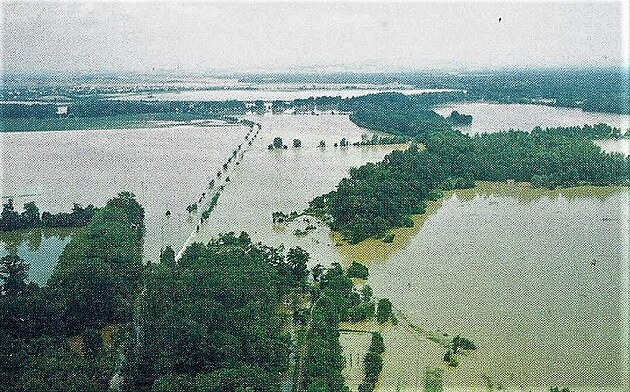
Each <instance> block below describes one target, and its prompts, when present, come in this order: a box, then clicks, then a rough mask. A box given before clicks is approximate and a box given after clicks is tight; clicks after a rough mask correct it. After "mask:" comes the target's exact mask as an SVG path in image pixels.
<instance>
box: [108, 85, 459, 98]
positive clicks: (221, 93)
mask: <svg viewBox="0 0 630 392" xmlns="http://www.w3.org/2000/svg"><path fill="white" fill-rule="evenodd" d="M447 91H456V90H452V89H413V88H404V89H393V88H387V89H383V88H381V89H378V88H366V89H358V88H338V89H332V90H331V89H330V88H317V89H309V88H300V89H297V88H290V87H289V88H286V87H285V88H282V87H276V88H271V89H267V88H264V86H259V87H257V88H249V89H213V90H189V91H179V92H163V93H155V94H133V95H122V96H117V97H115V99H123V100H148V101H151V100H155V101H227V100H234V99H235V100H238V101H255V100H263V101H274V100H282V101H291V100H294V99H302V98H311V97H341V98H350V97H360V96H363V95H368V94H378V93H382V92H397V93H402V94H407V95H411V94H423V93H430V92H447Z"/></svg>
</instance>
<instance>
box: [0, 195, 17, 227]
mask: <svg viewBox="0 0 630 392" xmlns="http://www.w3.org/2000/svg"><path fill="white" fill-rule="evenodd" d="M19 225H20V216H19V215H18V213H17V212H16V211H15V209H14V207H13V199H9V200H7V202H6V203H3V204H2V213H0V230H5V231H8V230H15V229H17V228H19Z"/></svg>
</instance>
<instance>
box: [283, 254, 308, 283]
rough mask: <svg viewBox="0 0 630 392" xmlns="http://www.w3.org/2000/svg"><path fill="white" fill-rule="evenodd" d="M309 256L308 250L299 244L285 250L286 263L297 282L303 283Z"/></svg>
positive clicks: (306, 274)
mask: <svg viewBox="0 0 630 392" xmlns="http://www.w3.org/2000/svg"><path fill="white" fill-rule="evenodd" d="M309 258H310V256H309V254H308V252H306V251H305V250H304V249H302V248H300V247H299V246H297V247H295V248H291V249H289V251H288V252H287V263H288V265H289V268H290V269H291V275H292V276H293V278H294V279H295V282H296V283H297V284H304V283H305V282H306V277H307V276H308V267H307V265H306V263H307V262H308V260H309Z"/></svg>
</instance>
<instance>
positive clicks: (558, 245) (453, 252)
mask: <svg viewBox="0 0 630 392" xmlns="http://www.w3.org/2000/svg"><path fill="white" fill-rule="evenodd" d="M554 109H555V108H554ZM457 110H460V109H457ZM555 110H557V109H555ZM461 112H462V113H470V112H469V111H468V112H467V111H466V110H465V109H463V108H462V109H461ZM473 115H474V113H473ZM251 119H252V120H254V121H257V122H260V123H261V124H262V130H261V132H260V134H259V138H258V139H257V140H256V141H255V142H254V144H253V146H251V147H250V148H249V149H248V150H247V151H246V155H245V158H244V160H243V161H242V162H241V163H240V165H238V166H235V167H234V168H233V169H231V171H230V173H229V176H230V177H231V181H230V182H229V183H228V184H227V185H226V188H225V191H224V192H222V194H221V197H220V198H219V202H218V205H217V206H216V208H215V210H214V211H213V213H212V214H211V216H210V219H208V221H206V223H205V224H203V225H202V226H201V227H200V230H199V232H198V233H196V234H195V235H194V236H193V240H195V241H207V240H209V239H210V238H212V237H216V236H217V234H219V233H221V232H228V231H235V232H237V233H238V232H239V231H241V230H245V231H247V232H249V234H250V235H251V236H252V238H253V239H254V240H255V241H262V242H264V243H266V244H269V245H276V246H277V245H281V244H283V245H285V246H286V247H292V246H301V247H303V248H304V249H306V250H307V251H309V253H311V255H312V260H311V266H312V265H314V264H315V263H318V262H319V263H322V264H324V265H329V264H330V263H332V262H335V261H336V262H341V263H343V264H344V265H348V263H349V262H350V261H351V260H359V261H361V262H363V263H365V264H366V265H368V267H369V268H370V277H369V280H368V283H369V284H370V285H371V286H372V287H373V288H374V292H375V296H376V297H389V298H390V299H391V300H392V302H393V303H394V306H395V307H396V308H397V309H399V310H400V311H402V312H403V313H404V314H405V315H406V316H407V317H408V318H409V320H410V321H411V322H413V323H415V324H417V325H418V326H421V327H422V328H424V329H426V330H430V331H436V332H439V333H448V334H450V335H455V334H462V335H463V336H466V337H468V338H470V339H472V340H473V341H474V342H475V343H476V345H477V346H478V347H479V348H478V350H476V352H474V354H472V355H470V356H468V357H465V358H463V359H462V361H461V364H460V366H459V367H458V368H456V369H446V370H445V373H444V383H445V389H447V390H454V389H460V390H467V389H470V388H473V387H479V388H482V389H484V388H485V381H484V379H482V375H485V376H487V377H488V378H489V379H490V380H491V381H492V382H493V384H494V386H495V387H498V386H499V385H500V386H502V387H505V388H508V389H511V390H536V389H538V390H547V391H548V390H549V387H550V386H554V385H557V386H560V387H570V388H571V389H572V390H576V391H578V390H579V391H582V390H584V391H586V390H611V391H612V390H624V385H627V380H628V354H627V353H628V318H629V317H628V303H629V299H628V269H629V268H628V233H629V229H628V208H629V195H628V189H627V188H595V187H582V188H573V189H569V190H555V191H545V190H533V189H529V188H524V187H521V186H518V185H515V186H507V185H501V186H499V185H496V184H481V185H480V186H479V187H477V188H475V189H473V190H465V191H458V192H455V193H449V194H447V195H446V197H445V198H443V199H442V200H440V201H439V202H436V203H432V204H431V205H430V206H429V208H428V210H427V213H426V214H424V215H422V216H417V217H415V222H416V225H415V226H414V227H413V228H409V229H397V230H395V231H394V232H395V233H396V238H395V240H394V242H393V243H392V244H383V243H382V242H381V241H378V240H368V241H366V242H364V243H362V244H359V245H347V244H343V245H342V244H341V242H340V240H339V239H338V238H337V237H335V236H332V235H331V233H330V230H329V229H328V228H327V227H326V226H324V225H322V224H320V223H315V226H316V228H315V229H314V230H313V231H311V232H309V233H308V234H306V235H304V236H296V235H295V234H294V230H295V229H298V228H299V229H304V228H305V226H306V225H307V222H304V221H302V219H299V220H298V221H296V222H293V223H291V224H289V225H274V224H272V221H271V214H272V212H274V211H284V212H289V211H291V210H296V211H300V210H302V209H304V208H306V207H307V205H308V201H309V200H311V199H312V198H313V197H315V196H318V195H320V194H322V193H326V192H329V191H330V190H333V189H334V188H335V186H336V184H337V183H338V182H339V180H340V179H341V178H342V177H343V176H346V175H347V173H348V170H349V168H350V167H353V166H359V165H361V164H363V163H366V162H375V161H379V160H381V159H382V158H383V157H384V156H385V155H386V154H387V153H389V152H391V151H392V150H393V149H395V148H405V147H406V146H404V145H400V146H366V147H355V146H349V147H347V148H339V147H337V148H335V147H333V143H335V142H338V141H339V140H340V139H341V138H342V137H345V138H347V139H349V140H350V142H353V141H356V140H359V139H360V137H361V134H362V133H365V130H363V129H361V128H359V127H357V126H355V125H354V124H352V123H351V122H350V121H349V120H348V117H347V116H345V115H321V116H311V115H300V116H291V115H281V116H273V115H271V116H254V117H251ZM538 123H539V122H538ZM541 125H543V126H544V125H546V124H544V123H542V124H541ZM551 125H552V124H550V126H551ZM571 125H574V124H571ZM248 130H249V129H248V128H245V127H224V128H221V127H207V128H206V127H194V126H177V127H171V128H158V129H133V130H114V131H80V132H27V133H4V134H1V135H0V137H1V138H2V139H0V140H1V142H2V146H3V149H2V165H3V175H2V177H3V178H2V196H3V198H7V197H14V198H15V199H16V203H15V204H16V205H17V206H18V208H19V207H21V205H22V204H23V203H25V202H27V201H31V200H34V201H35V202H36V203H37V204H38V206H40V209H41V210H50V211H53V212H54V211H60V210H64V211H67V210H69V209H70V208H71V206H72V203H73V202H81V203H83V204H88V203H93V204H95V205H102V204H103V203H105V202H106V200H107V199H109V198H111V197H112V196H113V195H115V194H116V193H117V192H118V191H120V190H131V191H133V192H134V193H136V195H137V196H138V199H139V201H140V202H141V203H142V204H143V205H144V206H145V209H146V211H147V219H146V222H147V235H146V240H145V249H146V254H145V259H147V258H150V259H151V260H155V259H156V258H157V253H158V251H159V248H160V247H161V246H164V245H168V244H171V245H174V247H175V248H176V249H175V250H176V251H177V250H178V249H177V247H178V246H181V244H183V242H184V240H185V239H186V236H187V235H188V234H189V233H190V232H191V231H192V230H193V229H194V226H195V223H194V219H193V217H190V216H189V215H188V214H187V213H186V212H185V207H186V206H187V205H188V204H190V203H192V202H194V201H196V199H197V198H198V197H199V194H200V192H202V191H204V190H205V189H207V184H208V182H209V180H210V179H211V178H214V176H215V175H216V173H217V171H218V170H219V168H220V166H221V164H222V163H223V162H224V161H225V160H226V159H227V157H228V156H229V155H230V153H231V151H232V150H233V149H234V147H235V146H236V145H237V144H239V143H241V141H242V140H243V137H244V135H245V134H246V133H247V132H248ZM275 136H279V137H282V138H283V141H284V144H286V145H287V146H288V148H287V149H286V150H284V149H281V150H272V151H270V150H268V149H267V145H268V144H270V143H272V141H273V138H274V137H275ZM294 138H297V139H300V140H301V141H302V147H301V148H293V147H292V139H294ZM320 140H324V141H325V142H326V144H327V147H326V148H324V149H322V148H319V147H317V145H318V143H319V141H320ZM167 209H170V210H171V212H172V216H171V217H170V218H167V217H166V216H165V214H164V213H165V211H166V210H167ZM311 223H314V222H313V221H311ZM35 237H36V236H35ZM4 242H5V247H6V246H7V242H6V240H4ZM18 242H19V245H16V244H17V243H18ZM29 243H31V244H37V240H36V239H35V241H34V242H33V239H24V240H19V241H17V240H14V241H12V242H10V243H9V247H13V248H15V247H16V246H17V247H25V246H26V247H29V246H30V249H35V248H36V246H34V245H33V246H31V245H29ZM44 243H46V240H45V237H44V239H43V240H42V241H41V244H44ZM61 246H63V245H61ZM61 246H59V247H57V249H59V248H60V247H61ZM10 249H11V248H10ZM39 249H41V245H40V247H39ZM18 252H19V250H18ZM43 252H45V253H46V252H48V251H46V250H43ZM48 253H54V252H48ZM51 267H52V264H51ZM38 269H39V267H38ZM39 279H42V278H39ZM383 336H384V339H385V345H386V347H387V348H386V350H388V351H386V353H385V355H384V361H385V366H384V368H383V373H382V377H381V380H380V382H379V390H396V389H401V390H404V389H407V390H417V388H418V386H419V385H422V377H423V375H424V371H425V368H426V367H427V366H430V367H437V366H444V365H443V363H442V361H441V360H440V359H441V358H440V357H441V354H443V353H442V351H443V350H442V349H441V348H440V347H439V346H437V345H436V344H434V343H432V342H428V341H426V340H422V339H418V336H417V334H414V333H413V332H410V331H409V330H407V329H405V328H403V326H402V325H399V326H397V327H393V328H391V329H387V328H385V329H384V330H383ZM346 340H347V339H345V338H344V342H346ZM350 341H351V339H350ZM361 345H362V346H361V347H363V346H364V345H365V342H363V343H361ZM346 346H347V344H346ZM355 349H356V350H348V349H347V347H346V348H344V352H346V353H347V352H350V353H352V352H355V359H356V358H357V357H358V356H360V353H359V351H361V350H360V347H358V348H357V347H355ZM357 350H358V351H357ZM350 355H351V354H350ZM353 363H354V362H353ZM348 371H350V370H347V371H346V373H347V374H350V373H348ZM353 371H354V370H353ZM351 374H354V373H352V372H351ZM357 380H358V378H357V377H356V375H355V376H353V383H355V384H356V382H357ZM625 389H627V388H625Z"/></svg>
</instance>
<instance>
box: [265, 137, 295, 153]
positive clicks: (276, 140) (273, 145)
mask: <svg viewBox="0 0 630 392" xmlns="http://www.w3.org/2000/svg"><path fill="white" fill-rule="evenodd" d="M300 145H301V142H300ZM279 148H283V149H285V150H286V149H287V148H288V147H287V145H286V144H284V142H283V141H282V138H281V137H279V136H276V137H274V138H273V143H271V144H270V145H268V146H267V149H269V150H273V149H279Z"/></svg>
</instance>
